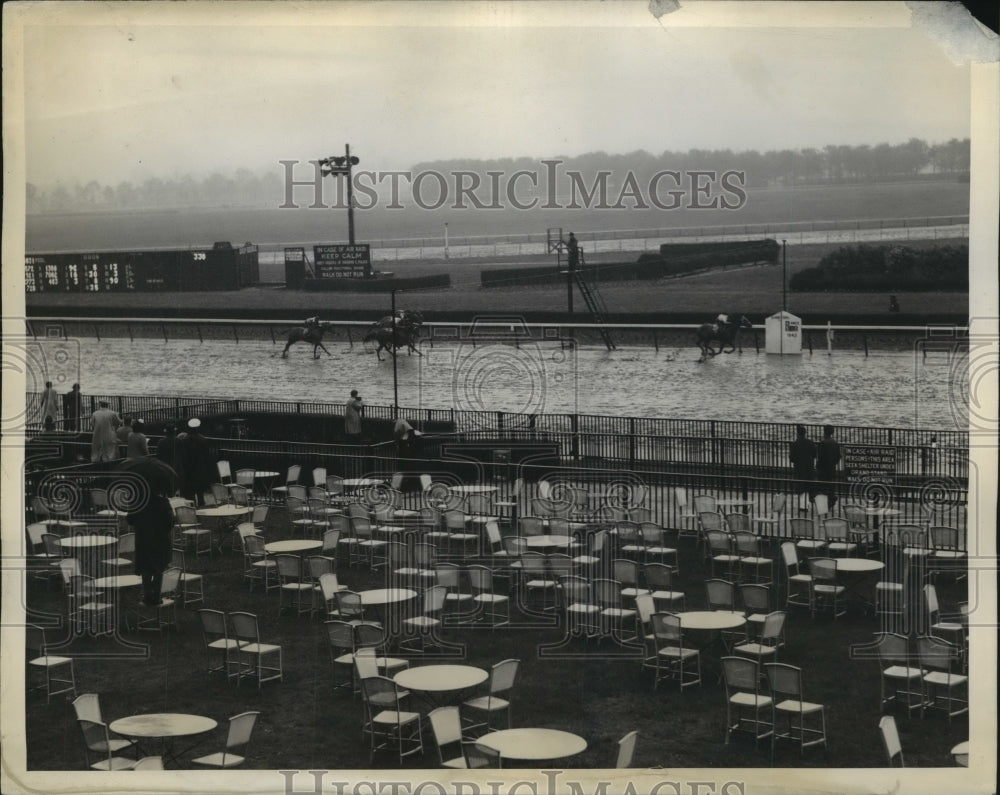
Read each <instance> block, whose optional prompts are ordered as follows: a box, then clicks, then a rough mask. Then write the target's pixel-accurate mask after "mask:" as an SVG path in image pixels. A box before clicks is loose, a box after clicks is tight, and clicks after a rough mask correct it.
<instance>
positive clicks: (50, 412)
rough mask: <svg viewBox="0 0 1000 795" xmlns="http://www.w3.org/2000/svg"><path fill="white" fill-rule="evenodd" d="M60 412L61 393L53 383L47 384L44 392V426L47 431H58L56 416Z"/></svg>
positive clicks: (48, 382)
mask: <svg viewBox="0 0 1000 795" xmlns="http://www.w3.org/2000/svg"><path fill="white" fill-rule="evenodd" d="M58 411H59V393H58V392H56V390H55V388H54V387H53V386H52V382H51V381H46V382H45V391H44V392H42V425H44V426H45V430H47V431H54V430H55V429H56V415H57V414H58Z"/></svg>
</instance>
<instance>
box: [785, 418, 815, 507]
mask: <svg viewBox="0 0 1000 795" xmlns="http://www.w3.org/2000/svg"><path fill="white" fill-rule="evenodd" d="M795 437H796V438H795V441H794V442H792V444H791V448H790V450H789V458H790V459H791V462H792V474H793V475H794V477H795V481H796V482H795V493H796V494H797V495H799V500H800V502H799V510H800V511H805V510H807V507H806V506H805V505H803V503H802V501H801V499H802V498H801V495H803V494H808V495H809V500H810V501H812V499H813V497H815V496H816V445H815V444H813V443H812V442H811V441H810V440H809V439H808V438H806V426H805V425H796V426H795Z"/></svg>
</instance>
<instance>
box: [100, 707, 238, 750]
mask: <svg viewBox="0 0 1000 795" xmlns="http://www.w3.org/2000/svg"><path fill="white" fill-rule="evenodd" d="M218 725H219V724H218V723H217V722H216V721H215V720H213V719H212V718H206V717H203V716H202V715H187V714H184V713H181V712H152V713H149V714H147V715H130V716H128V717H125V718H119V719H118V720H116V721H112V722H111V724H110V725H109V726H108V729H110V730H111V731H112V732H115V733H116V734H120V735H121V736H122V737H130V738H132V739H134V740H160V741H161V754H160V755H161V756H162V757H163V761H164V762H166V761H176V760H177V759H178V758H179V757H180V756H181V755H182V754H184V753H186V752H187V751H190V750H191V748H193V747H194V746H193V745H191V746H188V747H187V748H185V749H181V750H179V751H175V750H174V748H173V743H172V741H173V740H175V739H177V738H178V737H195V736H197V735H200V734H205V733H206V732H210V731H212V730H213V729H214V728H215V727H216V726H218Z"/></svg>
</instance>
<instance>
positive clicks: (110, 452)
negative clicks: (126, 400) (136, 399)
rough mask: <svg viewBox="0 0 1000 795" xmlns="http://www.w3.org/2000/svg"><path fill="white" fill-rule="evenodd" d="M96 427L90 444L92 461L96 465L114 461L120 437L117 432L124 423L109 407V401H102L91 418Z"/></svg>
mask: <svg viewBox="0 0 1000 795" xmlns="http://www.w3.org/2000/svg"><path fill="white" fill-rule="evenodd" d="M90 419H91V422H92V423H93V426H94V436H93V438H92V439H91V442H90V460H91V461H93V462H94V463H95V464H97V463H100V462H102V461H114V460H115V457H116V456H117V454H118V435H117V434H116V433H115V431H116V430H117V429H118V428H119V427H120V426H121V424H122V421H121V418H120V417H119V416H118V413H117V412H116V411H113V410H112V409H111V408H109V406H108V401H106V400H100V401H98V403H97V411H95V412H94V413H93V414H92V415H91V416H90Z"/></svg>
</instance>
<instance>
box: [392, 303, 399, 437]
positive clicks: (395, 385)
mask: <svg viewBox="0 0 1000 795" xmlns="http://www.w3.org/2000/svg"><path fill="white" fill-rule="evenodd" d="M390 292H391V295H392V349H391V350H392V407H393V419H394V420H395V419H397V418H398V417H399V380H398V375H397V373H396V291H395V290H392V291H390Z"/></svg>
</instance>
